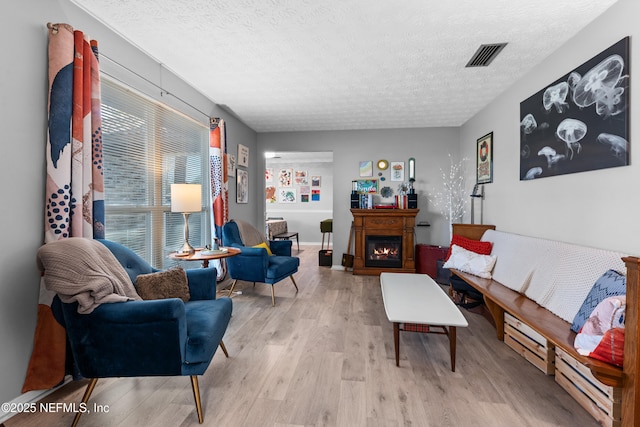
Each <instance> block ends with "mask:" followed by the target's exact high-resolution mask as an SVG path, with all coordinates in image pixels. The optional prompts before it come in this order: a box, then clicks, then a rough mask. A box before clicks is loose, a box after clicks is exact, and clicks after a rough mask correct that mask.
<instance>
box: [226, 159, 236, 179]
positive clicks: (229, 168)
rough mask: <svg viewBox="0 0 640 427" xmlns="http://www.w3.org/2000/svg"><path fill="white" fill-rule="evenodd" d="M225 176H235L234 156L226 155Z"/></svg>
mask: <svg viewBox="0 0 640 427" xmlns="http://www.w3.org/2000/svg"><path fill="white" fill-rule="evenodd" d="M227 176H236V156H234V155H233V154H228V155H227Z"/></svg>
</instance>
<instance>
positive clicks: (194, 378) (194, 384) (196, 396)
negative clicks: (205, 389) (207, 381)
mask: <svg viewBox="0 0 640 427" xmlns="http://www.w3.org/2000/svg"><path fill="white" fill-rule="evenodd" d="M191 389H192V390H193V398H194V399H195V400H196V411H198V422H199V423H200V424H202V423H203V421H204V417H203V416H202V402H201V401H200V387H199V386H198V377H197V376H196V375H191Z"/></svg>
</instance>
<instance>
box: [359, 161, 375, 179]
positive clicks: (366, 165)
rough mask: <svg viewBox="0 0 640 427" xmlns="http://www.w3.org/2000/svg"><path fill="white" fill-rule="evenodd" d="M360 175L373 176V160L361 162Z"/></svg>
mask: <svg viewBox="0 0 640 427" xmlns="http://www.w3.org/2000/svg"><path fill="white" fill-rule="evenodd" d="M360 176H373V160H364V161H361V162H360Z"/></svg>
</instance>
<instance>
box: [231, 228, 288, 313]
mask: <svg viewBox="0 0 640 427" xmlns="http://www.w3.org/2000/svg"><path fill="white" fill-rule="evenodd" d="M222 242H223V244H224V245H225V246H231V247H235V248H239V249H240V250H241V252H240V254H238V255H235V256H232V257H229V258H226V262H227V268H228V271H229V277H231V279H233V283H232V284H231V289H230V290H229V295H231V294H232V293H233V289H234V287H235V286H236V283H237V282H238V280H243V281H246V282H253V284H254V286H255V284H256V282H259V283H266V284H269V285H271V305H272V306H275V305H276V299H275V292H274V290H273V288H274V285H275V284H276V283H278V282H279V281H281V280H282V279H286V278H287V277H289V278H290V279H291V281H292V282H293V286H295V288H296V292H298V285H297V284H296V281H295V279H294V278H293V275H294V273H297V272H298V266H300V259H299V258H298V257H293V256H291V245H292V242H291V240H270V241H269V247H270V249H271V252H272V253H273V255H269V254H268V253H267V250H266V249H264V248H254V247H250V246H245V244H244V243H243V242H242V237H241V236H240V230H239V229H238V224H236V223H235V222H234V221H229V222H227V223H226V224H225V225H224V226H223V227H222Z"/></svg>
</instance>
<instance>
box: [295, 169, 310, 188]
mask: <svg viewBox="0 0 640 427" xmlns="http://www.w3.org/2000/svg"><path fill="white" fill-rule="evenodd" d="M295 179H296V184H298V185H305V184H308V183H309V175H308V174H307V171H299V170H297V171H295Z"/></svg>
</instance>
